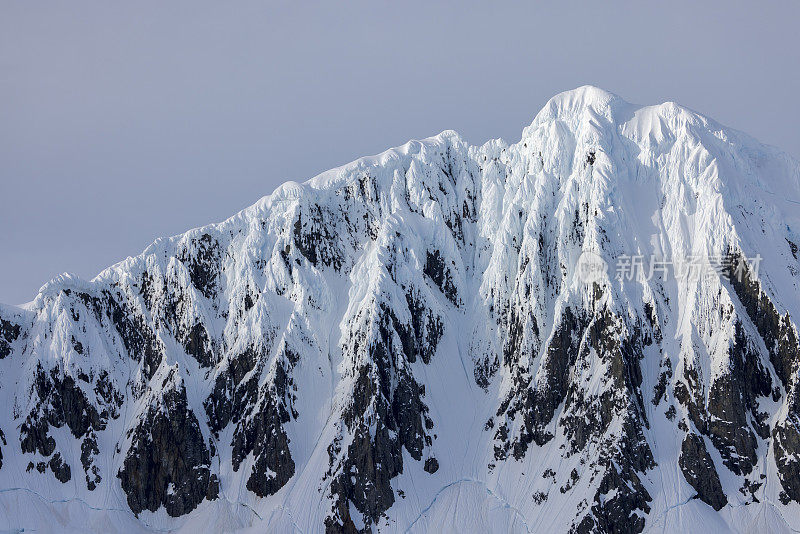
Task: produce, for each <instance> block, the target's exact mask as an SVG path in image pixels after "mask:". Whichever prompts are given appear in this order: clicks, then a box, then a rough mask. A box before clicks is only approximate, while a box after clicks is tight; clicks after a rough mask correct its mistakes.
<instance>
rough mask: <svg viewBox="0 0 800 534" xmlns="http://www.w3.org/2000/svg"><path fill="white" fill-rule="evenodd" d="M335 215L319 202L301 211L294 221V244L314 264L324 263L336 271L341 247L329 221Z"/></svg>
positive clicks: (334, 217) (339, 266) (333, 219)
mask: <svg viewBox="0 0 800 534" xmlns="http://www.w3.org/2000/svg"><path fill="white" fill-rule="evenodd" d="M336 219H337V217H336V216H335V215H334V214H333V213H331V212H330V210H328V209H327V208H323V207H322V206H320V205H319V204H313V205H311V206H310V207H309V208H308V210H307V213H304V212H303V211H301V212H300V213H299V214H298V216H297V220H296V221H295V223H294V244H295V246H296V247H297V250H299V251H300V253H301V254H302V255H303V256H305V257H306V259H307V260H308V261H310V262H311V263H312V264H313V265H314V266H320V265H325V266H326V267H333V268H334V269H336V270H337V271H338V270H340V269H341V268H342V262H343V257H342V252H341V247H340V246H339V244H338V243H337V242H336V241H337V236H336V235H335V233H334V232H333V231H332V228H333V227H332V225H331V221H335V220H336Z"/></svg>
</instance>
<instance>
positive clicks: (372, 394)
mask: <svg viewBox="0 0 800 534" xmlns="http://www.w3.org/2000/svg"><path fill="white" fill-rule="evenodd" d="M376 321H377V325H376V326H377V328H378V336H377V338H376V339H374V340H373V341H372V342H371V343H370V344H369V345H366V346H365V344H366V340H365V339H364V338H365V334H364V333H363V332H357V333H356V339H354V340H353V343H354V349H355V350H356V351H358V350H367V351H368V354H369V356H368V358H366V360H367V361H368V362H370V363H366V364H364V365H362V366H361V367H359V368H358V369H357V371H356V381H355V386H354V389H353V394H352V401H351V403H350V405H349V406H348V407H347V408H346V409H345V411H344V414H343V421H342V422H343V424H344V425H345V427H346V428H347V429H348V430H349V431H350V432H351V433H352V435H353V440H352V442H351V443H350V444H349V446H348V447H347V449H346V450H344V451H342V450H341V449H340V448H339V445H338V442H337V441H335V442H334V443H333V444H331V446H330V447H329V448H328V455H329V460H330V469H329V475H328V476H330V477H332V478H333V481H332V483H331V493H332V495H333V496H334V506H333V509H332V510H331V515H330V516H329V517H328V518H327V520H326V528H327V529H328V531H330V532H337V531H343V530H342V529H344V531H346V530H347V529H348V528H350V527H349V524H350V523H351V522H352V518H351V517H350V511H349V504H348V503H349V502H352V504H353V505H354V506H355V508H356V510H358V511H359V512H360V513H361V514H363V517H364V524H365V525H366V527H367V528H370V525H374V524H376V522H377V521H378V519H379V518H380V517H381V515H382V514H383V513H384V512H385V511H386V510H388V509H389V508H390V507H391V506H392V504H393V503H394V500H395V496H394V491H393V490H392V486H391V482H390V481H391V479H392V478H394V477H396V476H397V475H399V474H400V473H402V472H403V454H402V450H403V449H405V450H406V451H407V452H408V453H409V455H410V456H411V458H413V459H414V460H417V461H421V460H422V453H423V449H424V447H425V446H427V445H430V444H431V443H432V439H431V437H430V436H429V435H428V431H429V430H430V429H431V428H432V427H433V422H432V421H431V420H430V418H429V417H428V407H427V406H426V405H425V403H424V402H423V398H424V388H423V387H422V386H420V385H419V384H418V383H417V381H416V380H414V378H413V376H412V375H411V374H410V372H409V370H408V368H407V366H405V365H399V364H398V359H400V358H402V357H405V358H406V361H413V360H411V359H410V356H409V355H410V354H413V352H412V351H410V350H409V347H408V346H407V344H408V343H407V342H403V341H402V339H403V337H404V336H406V337H409V332H408V331H407V330H408V327H407V326H404V327H402V328H400V327H401V326H402V324H401V323H400V322H399V321H398V320H397V318H396V317H395V316H394V314H393V313H392V311H391V310H390V309H389V308H388V307H386V306H384V305H379V306H378V314H377V317H376ZM412 329H413V328H412ZM439 335H440V334H437V336H436V337H435V341H437V342H438V339H439ZM396 338H400V339H401V345H400V346H397V344H396V343H395V341H394V340H395V339H396ZM435 349H436V347H435V346H432V347H430V351H431V352H430V354H433V353H435ZM367 413H370V414H371V415H370V416H369V417H365V415H366V414H367ZM430 460H431V459H430V458H429V459H428V461H427V462H426V464H425V466H424V467H427V468H428V469H433V468H434V467H437V468H438V462H436V460H434V462H436V464H434V462H431V461H430ZM337 529H339V530H337Z"/></svg>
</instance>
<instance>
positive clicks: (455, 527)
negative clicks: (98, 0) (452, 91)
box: [0, 87, 800, 533]
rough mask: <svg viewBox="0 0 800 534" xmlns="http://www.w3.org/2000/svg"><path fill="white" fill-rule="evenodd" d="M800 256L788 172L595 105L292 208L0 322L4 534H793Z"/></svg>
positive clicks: (400, 153)
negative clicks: (512, 138) (688, 264)
mask: <svg viewBox="0 0 800 534" xmlns="http://www.w3.org/2000/svg"><path fill="white" fill-rule="evenodd" d="M798 246H800V165H799V164H798V163H797V162H796V161H794V160H792V159H791V158H790V157H788V156H787V155H785V154H784V153H782V152H781V151H779V150H777V149H774V148H772V147H768V146H765V145H762V144H761V143H759V142H757V141H755V140H753V139H752V138H750V137H748V136H746V135H744V134H742V133H739V132H737V131H734V130H731V129H729V128H726V127H723V126H721V125H719V124H717V123H716V122H714V121H712V120H710V119H708V118H705V117H703V116H701V115H699V114H697V113H694V112H692V111H690V110H687V109H685V108H683V107H680V106H678V105H676V104H673V103H665V104H661V105H658V106H648V107H642V106H635V105H632V104H629V103H627V102H625V101H623V100H622V99H621V98H619V97H617V96H615V95H612V94H610V93H607V92H605V91H602V90H600V89H597V88H594V87H581V88H579V89H576V90H573V91H569V92H566V93H562V94H560V95H558V96H556V97H554V98H553V99H551V100H550V101H549V102H548V103H547V104H546V105H545V107H544V108H543V109H542V111H541V112H539V113H538V115H537V116H536V118H535V119H534V121H533V123H532V124H531V125H530V126H528V127H527V128H525V130H524V131H523V134H522V139H521V140H520V141H519V142H518V143H516V144H514V145H508V144H507V143H505V142H504V141H502V140H494V141H490V142H488V143H486V144H484V145H483V146H480V147H477V146H470V145H469V144H467V143H466V142H465V141H464V140H462V139H461V138H460V137H459V135H458V134H457V133H455V132H451V131H447V132H443V133H441V134H439V135H438V136H436V137H432V138H429V139H425V140H422V141H411V142H409V143H407V144H405V145H403V146H402V147H399V148H395V149H391V150H388V151H387V152H384V153H382V154H380V155H377V156H373V157H367V158H362V159H359V160H357V161H355V162H353V163H350V164H348V165H345V166H343V167H340V168H337V169H333V170H330V171H328V172H325V173H323V174H321V175H319V176H317V177H315V178H313V179H311V180H309V181H308V182H305V183H303V184H298V183H293V182H290V183H286V184H284V185H282V186H281V187H279V188H278V189H277V190H275V192H274V193H272V194H271V195H269V196H267V197H264V198H262V199H261V200H260V201H258V202H257V203H256V204H254V205H253V206H251V207H249V208H247V209H245V210H243V211H242V212H240V213H238V214H236V215H235V216H233V217H232V218H230V219H228V220H226V221H224V222H222V223H219V224H213V225H209V226H206V227H202V228H197V229H194V230H190V231H188V232H186V233H185V234H182V235H178V236H174V237H171V238H167V239H159V240H157V241H156V242H154V243H153V244H152V245H151V246H149V247H148V248H147V249H146V250H145V251H144V252H143V253H142V254H140V255H138V256H135V257H131V258H128V259H127V260H125V261H123V262H121V263H119V264H117V265H114V266H112V267H110V268H108V269H106V270H105V271H103V272H101V273H100V274H99V275H98V276H97V277H95V278H94V279H93V280H91V281H86V280H82V279H80V278H78V277H75V276H71V275H67V274H64V275H62V276H59V277H58V278H56V279H54V280H52V281H50V282H48V283H47V284H45V285H44V286H43V287H42V288H41V290H40V292H39V294H38V295H37V296H36V298H35V300H34V301H33V302H31V303H30V304H27V305H25V306H22V307H14V306H7V305H2V306H0V402H2V403H3V404H4V405H5V406H6V407H7V409H6V410H3V411H2V412H0V530H3V531H19V532H21V531H23V529H24V530H25V531H28V530H33V531H37V532H87V531H93V532H142V533H151V532H163V531H177V532H195V531H198V530H202V531H227V532H230V531H237V532H263V531H265V530H266V531H270V532H321V531H326V532H356V531H373V532H427V531H441V532H463V531H469V532H488V531H508V532H545V531H547V532H642V531H650V530H658V531H660V532H684V531H698V530H701V529H710V530H712V531H715V532H717V531H720V532H724V531H733V532H751V531H771V532H791V531H796V530H800V391H798V387H799V386H798V383H799V381H800V375H799V373H800V342H799V341H798V339H799V338H798V330H797V318H798V317H800V274H799V273H800V260H798V253H799V252H798ZM587 258H589V259H590V260H591V261H592V262H594V263H593V264H592V265H591V266H590V267H594V268H593V269H592V270H590V272H589V274H588V275H587V271H586V270H585V267H586V259H587ZM637 258H638V259H642V258H644V259H645V263H646V264H650V267H651V268H650V269H649V270H648V269H647V268H643V269H631V268H632V267H636V266H637V265H638V264H637V263H636V262H635V260H636V259H637ZM687 258H688V259H692V258H706V259H714V258H716V260H717V264H716V265H715V268H712V269H705V270H704V271H703V272H702V273H701V275H692V273H691V272H679V270H678V269H676V268H675V266H676V265H677V264H678V263H680V262H681V261H684V260H686V259H687ZM657 260H658V262H659V265H660V266H661V267H664V268H652V267H653V265H652V263H653V262H655V261H657ZM667 264H669V265H670V266H671V267H672V268H666V267H665V266H666V265H667ZM703 265H706V263H703ZM622 267H627V268H628V269H627V270H625V269H621V268H622Z"/></svg>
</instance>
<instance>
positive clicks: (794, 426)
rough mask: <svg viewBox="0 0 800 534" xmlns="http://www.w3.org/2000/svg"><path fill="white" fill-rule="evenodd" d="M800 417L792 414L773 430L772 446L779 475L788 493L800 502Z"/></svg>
mask: <svg viewBox="0 0 800 534" xmlns="http://www.w3.org/2000/svg"><path fill="white" fill-rule="evenodd" d="M798 428H800V419H798V418H797V416H796V415H794V414H792V415H791V416H790V419H789V420H787V421H786V422H785V423H778V424H776V425H775V428H774V429H773V430H772V446H773V451H774V452H775V464H776V465H777V466H778V477H779V478H780V480H781V485H782V486H783V490H784V492H785V493H786V495H787V496H788V497H789V498H791V499H793V500H794V501H796V502H800V432H799V431H798Z"/></svg>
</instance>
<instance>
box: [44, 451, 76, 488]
mask: <svg viewBox="0 0 800 534" xmlns="http://www.w3.org/2000/svg"><path fill="white" fill-rule="evenodd" d="M48 465H49V466H50V471H52V472H53V475H54V476H55V477H56V480H58V481H59V482H61V483H62V484H65V483H67V482H69V480H70V479H71V478H72V470H71V469H70V467H69V465H68V464H66V463H64V461H63V460H62V459H61V453H58V452H57V453H55V454H54V455H53V456H52V458H50V463H49V464H48Z"/></svg>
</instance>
